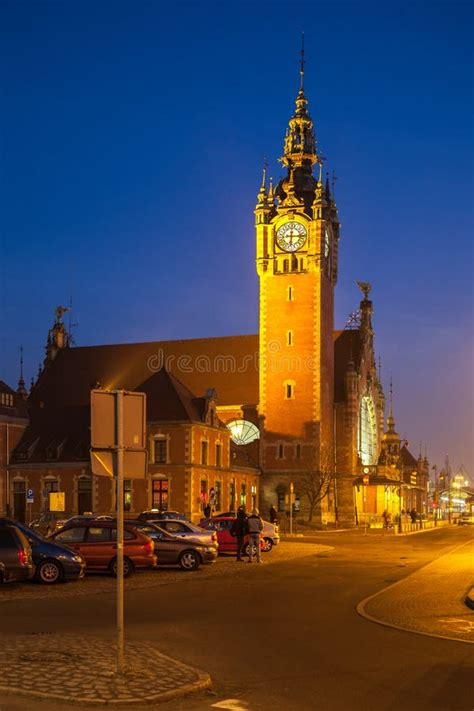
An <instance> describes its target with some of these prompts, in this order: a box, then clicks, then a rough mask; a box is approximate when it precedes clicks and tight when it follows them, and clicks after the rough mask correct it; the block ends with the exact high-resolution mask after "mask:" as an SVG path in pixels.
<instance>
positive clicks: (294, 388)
mask: <svg viewBox="0 0 474 711" xmlns="http://www.w3.org/2000/svg"><path fill="white" fill-rule="evenodd" d="M301 55H302V56H301V69H300V76H301V78H300V88H299V92H298V95H297V97H296V109H295V112H294V114H293V116H292V117H291V119H290V121H289V126H288V128H287V131H286V135H285V141H284V154H283V157H282V158H281V159H280V160H281V162H282V163H283V165H284V166H285V167H286V171H287V174H286V176H285V177H284V178H283V179H282V180H280V182H279V184H278V186H277V187H276V189H274V188H273V185H272V182H271V180H270V185H269V187H268V188H267V184H266V175H265V171H264V176H263V181H262V186H261V188H260V192H259V194H258V201H257V205H256V208H255V224H256V238H257V245H256V250H257V255H256V257H257V273H258V276H259V285H260V315H259V320H260V326H259V330H260V346H259V347H260V383H259V393H260V395H259V396H260V402H259V413H260V415H262V416H263V417H264V433H263V437H262V450H261V454H262V458H261V466H262V470H263V473H264V475H263V478H262V484H263V486H262V504H263V506H264V507H268V505H269V504H270V503H277V502H278V503H279V505H280V510H283V507H284V503H285V495H286V494H287V493H288V490H289V483H290V482H291V481H297V480H298V478H299V477H300V478H301V477H302V476H307V474H308V472H310V471H317V470H318V469H320V468H330V467H331V466H333V448H334V442H333V427H334V424H333V423H334V415H333V413H334V346H333V327H334V287H335V284H336V280H337V267H338V240H339V222H338V216H337V208H336V204H335V201H334V199H333V196H332V195H331V192H330V189H329V183H328V180H326V184H325V185H323V182H322V157H321V156H320V155H319V154H318V152H317V149H316V139H315V134H314V126H313V121H312V119H311V117H310V115H309V113H308V101H307V99H306V96H305V93H304V88H303V79H304V57H303V52H302V53H301ZM315 165H316V166H317V168H316V172H317V176H316V177H315V176H314V175H313V166H315ZM295 493H296V495H298V491H297V488H296V486H295ZM303 498H305V497H301V507H302V508H303V507H305V502H304V500H303ZM297 506H298V502H297Z"/></svg>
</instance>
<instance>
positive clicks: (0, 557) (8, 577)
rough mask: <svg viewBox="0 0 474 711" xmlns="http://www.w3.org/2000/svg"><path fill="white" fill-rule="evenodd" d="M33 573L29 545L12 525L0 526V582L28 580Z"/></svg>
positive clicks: (33, 568)
mask: <svg viewBox="0 0 474 711" xmlns="http://www.w3.org/2000/svg"><path fill="white" fill-rule="evenodd" d="M34 573H35V566H34V565H33V557H32V555H31V546H30V544H29V543H28V540H27V538H26V536H25V535H24V534H23V533H22V531H21V530H20V529H19V528H17V527H16V526H13V525H6V524H3V525H1V526H0V583H11V582H14V581H16V580H29V579H30V578H32V577H33V575H34Z"/></svg>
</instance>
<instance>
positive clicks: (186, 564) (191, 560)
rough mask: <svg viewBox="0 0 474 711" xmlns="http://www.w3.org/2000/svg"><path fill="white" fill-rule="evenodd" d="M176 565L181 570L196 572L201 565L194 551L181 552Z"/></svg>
mask: <svg viewBox="0 0 474 711" xmlns="http://www.w3.org/2000/svg"><path fill="white" fill-rule="evenodd" d="M178 563H179V565H180V568H182V570H197V569H198V568H199V566H200V564H201V558H200V557H199V554H198V553H196V551H183V552H182V553H181V555H180V556H179V560H178Z"/></svg>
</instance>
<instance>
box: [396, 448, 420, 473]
mask: <svg viewBox="0 0 474 711" xmlns="http://www.w3.org/2000/svg"><path fill="white" fill-rule="evenodd" d="M400 457H401V460H402V462H403V466H405V467H413V469H416V467H417V464H418V462H417V461H416V459H415V457H414V456H413V454H412V453H411V452H410V450H409V449H408V447H406V446H405V445H404V446H403V447H402V448H401V449H400Z"/></svg>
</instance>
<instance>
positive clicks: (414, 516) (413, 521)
mask: <svg viewBox="0 0 474 711" xmlns="http://www.w3.org/2000/svg"><path fill="white" fill-rule="evenodd" d="M410 518H411V522H412V523H416V510H415V509H414V508H413V509H412V510H411V511H410Z"/></svg>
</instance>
